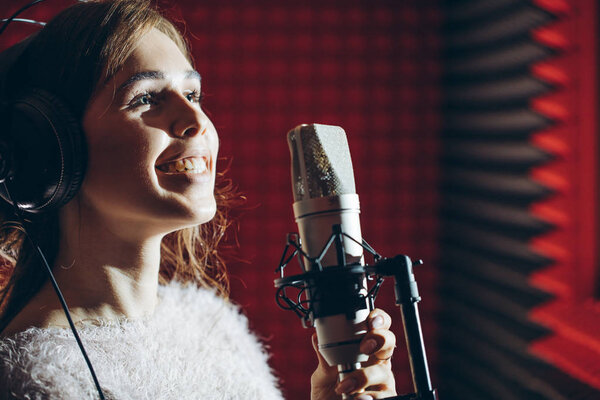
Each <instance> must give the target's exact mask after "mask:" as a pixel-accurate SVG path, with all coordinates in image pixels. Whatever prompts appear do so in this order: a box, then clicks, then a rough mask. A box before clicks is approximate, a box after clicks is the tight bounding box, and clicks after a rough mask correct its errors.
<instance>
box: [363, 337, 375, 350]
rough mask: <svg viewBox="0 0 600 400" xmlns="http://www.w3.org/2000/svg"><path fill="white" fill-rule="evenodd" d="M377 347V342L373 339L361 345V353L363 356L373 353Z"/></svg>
mask: <svg viewBox="0 0 600 400" xmlns="http://www.w3.org/2000/svg"><path fill="white" fill-rule="evenodd" d="M376 347H377V341H376V340H375V339H369V340H367V341H366V342H365V343H363V345H362V348H361V351H362V352H363V354H371V353H372V352H374V351H375V348H376Z"/></svg>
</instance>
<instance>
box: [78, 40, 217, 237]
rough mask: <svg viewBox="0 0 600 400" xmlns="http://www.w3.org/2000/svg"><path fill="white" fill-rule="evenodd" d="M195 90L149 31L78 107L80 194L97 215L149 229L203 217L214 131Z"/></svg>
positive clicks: (208, 213) (180, 59)
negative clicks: (82, 150)
mask: <svg viewBox="0 0 600 400" xmlns="http://www.w3.org/2000/svg"><path fill="white" fill-rule="evenodd" d="M200 90H201V86H200V76H199V74H198V73H197V72H196V71H194V70H193V68H192V67H191V65H190V63H189V62H188V61H187V59H186V58H185V57H184V55H183V54H182V53H181V51H180V50H179V48H178V47H177V46H176V45H175V43H174V42H173V41H172V40H170V39H169V38H168V37H167V36H166V35H165V34H163V33H162V32H160V31H158V30H156V29H153V30H152V31H150V32H149V33H148V34H146V35H145V36H143V38H142V39H141V40H140V41H139V43H138V46H137V47H136V49H135V50H134V51H133V53H132V54H131V56H130V57H129V58H128V59H127V61H126V62H125V64H124V65H123V68H122V69H121V70H120V71H119V72H118V73H117V74H116V75H115V76H114V77H113V78H112V79H111V80H110V81H109V82H108V83H107V84H106V85H104V86H103V87H102V88H100V89H99V90H98V91H97V93H96V94H95V95H94V96H93V97H92V99H91V101H90V103H89V105H88V108H87V110H86V112H85V115H84V118H83V129H84V131H85V135H86V139H87V144H88V152H89V161H88V169H87V173H86V176H85V179H84V182H83V185H82V188H81V191H80V193H79V196H80V200H81V201H83V202H85V204H86V205H89V206H90V207H91V208H92V209H93V210H94V211H97V212H98V213H99V214H100V217H101V218H109V219H111V220H113V221H114V222H116V223H123V224H128V226H129V227H131V226H136V229H139V228H140V227H142V229H148V230H149V231H153V232H152V233H167V232H170V231H173V230H177V229H181V228H183V227H186V226H192V225H197V224H199V223H203V222H207V221H209V220H210V219H211V218H212V217H213V216H214V214H215V211H216V203H215V198H214V193H213V192H214V182H215V162H216V158H217V150H218V137H217V132H216V130H215V127H214V126H213V124H212V123H211V121H210V120H209V119H208V117H207V116H206V114H204V112H203V111H202V109H201V108H200ZM132 223H133V224H134V225H132Z"/></svg>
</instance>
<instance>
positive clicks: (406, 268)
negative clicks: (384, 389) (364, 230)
mask: <svg viewBox="0 0 600 400" xmlns="http://www.w3.org/2000/svg"><path fill="white" fill-rule="evenodd" d="M332 231H333V233H332V235H331V237H330V238H329V240H328V241H327V244H326V245H325V247H324V248H323V250H322V251H321V253H320V254H319V256H317V257H309V256H308V255H307V254H306V253H305V252H303V251H302V248H301V245H300V239H299V237H298V235H297V234H288V237H287V243H286V246H285V249H284V251H283V254H282V256H281V260H280V263H279V267H278V268H277V270H276V272H280V274H281V277H280V278H279V279H276V280H275V282H274V283H275V287H277V288H278V290H277V293H276V302H277V304H278V305H279V307H281V308H282V309H284V310H292V311H294V312H295V313H296V314H297V315H298V316H299V317H300V318H301V319H302V325H303V326H304V327H305V328H308V327H312V326H313V322H314V321H313V317H314V309H313V305H312V303H313V302H314V301H315V300H301V297H302V295H303V293H304V292H305V291H307V290H308V291H309V292H310V289H311V288H314V287H318V286H319V284H320V282H322V281H323V279H324V277H325V276H327V278H326V279H328V282H330V279H331V276H338V275H339V277H340V280H344V279H345V280H348V277H349V276H363V277H364V276H365V275H367V276H376V277H377V283H376V284H375V286H374V287H373V288H371V290H369V292H368V294H367V297H368V298H369V303H370V308H371V310H372V309H374V308H375V306H374V302H375V297H376V296H377V292H378V291H379V287H380V286H381V284H382V282H383V279H384V277H387V276H393V277H394V281H395V287H394V292H395V296H396V304H397V305H398V306H399V308H400V312H401V315H402V324H403V326H404V336H405V338H406V347H407V349H408V360H409V364H410V370H411V375H412V381H413V387H414V390H415V393H410V394H404V395H398V396H392V397H386V398H384V399H382V400H438V396H437V392H436V390H435V389H434V388H433V387H432V384H431V378H430V375H429V367H428V362H427V356H426V354H425V344H424V342H423V334H422V330H421V322H420V318H419V309H418V306H417V303H418V302H419V301H421V297H420V296H419V291H418V288H417V282H416V280H415V275H414V273H413V262H412V260H411V259H410V257H408V256H406V255H397V256H395V257H393V258H384V257H382V256H381V255H379V254H378V253H377V252H376V251H375V250H374V249H373V248H372V247H371V246H370V245H369V244H368V243H367V242H366V241H364V240H363V241H362V243H361V242H358V241H357V240H355V239H354V238H352V237H350V236H349V235H347V234H345V233H344V232H342V231H341V227H340V225H334V226H333V227H332ZM343 237H347V238H349V239H350V240H352V241H354V242H356V243H358V244H359V245H361V246H362V247H363V248H364V249H365V250H366V251H368V252H369V253H370V254H371V255H373V258H374V261H375V263H374V265H372V266H370V265H358V264H352V265H348V266H346V265H341V266H338V267H327V268H323V266H322V265H321V259H322V258H323V256H324V254H325V253H326V252H327V251H328V250H329V247H330V246H331V245H332V244H334V243H335V245H336V250H337V252H338V253H340V251H341V250H343V248H341V247H340V246H342V245H341V244H342V238H343ZM290 248H293V249H294V251H293V252H292V254H291V255H288V253H289V249H290ZM286 255H287V257H286ZM295 256H298V261H299V263H300V265H301V266H303V265H304V264H303V262H302V259H306V260H308V261H309V262H310V264H311V266H312V267H311V269H310V270H309V271H308V272H305V273H304V274H300V275H294V276H288V277H285V276H284V268H285V266H286V265H287V264H288V263H289V262H290V261H291V260H292V258H294V257H295ZM414 264H416V265H421V264H423V262H422V261H421V260H418V261H416V262H415V263H414ZM350 280H352V279H350ZM290 287H293V288H296V289H298V290H300V292H299V293H298V295H297V301H293V300H292V299H290V298H289V297H288V295H287V293H286V288H290ZM305 306H307V307H305Z"/></svg>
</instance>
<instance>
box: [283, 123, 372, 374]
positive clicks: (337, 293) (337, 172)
mask: <svg viewBox="0 0 600 400" xmlns="http://www.w3.org/2000/svg"><path fill="white" fill-rule="evenodd" d="M288 144H289V146H290V153H291V156H292V186H293V191H294V200H295V202H294V204H293V210H294V217H295V219H296V222H297V224H298V233H299V236H300V241H301V247H302V251H303V252H304V253H305V254H306V255H307V256H308V257H309V258H310V259H309V258H304V269H305V270H306V271H311V270H312V272H315V271H314V268H315V263H314V262H312V261H311V259H314V258H318V257H320V259H318V261H319V262H318V263H317V264H316V265H317V267H316V268H319V269H320V270H322V271H323V272H320V273H319V274H317V275H315V284H314V285H313V286H312V287H310V288H309V290H308V293H307V297H308V301H309V302H311V303H312V310H313V320H314V326H315V329H316V332H317V339H318V343H319V352H320V353H321V354H322V355H323V358H324V359H325V360H326V361H327V363H328V364H329V365H332V366H333V365H336V366H337V367H338V371H339V372H340V375H341V376H340V378H343V375H344V374H345V373H348V372H351V371H353V370H355V369H358V368H360V363H361V362H365V361H367V360H368V357H367V356H366V355H364V354H361V353H360V350H359V344H360V340H361V338H362V337H363V335H364V334H365V333H366V332H367V324H366V319H367V317H368V315H369V312H370V309H369V304H368V299H367V297H366V294H367V285H366V278H365V276H364V274H360V275H358V276H357V275H356V274H351V273H349V272H347V271H348V270H349V268H350V267H351V266H352V265H364V257H363V248H362V246H361V245H360V244H359V243H361V241H362V235H361V229H360V204H359V199H358V195H357V194H356V190H355V184H354V176H353V171H352V162H351V159H350V151H349V148H348V143H347V140H346V134H345V132H344V130H343V129H342V128H340V127H335V126H328V125H317V124H313V125H300V126H298V127H296V128H294V129H293V130H291V131H290V132H288ZM335 229H337V230H338V231H341V233H343V235H338V237H337V239H335V240H333V241H331V240H332V232H333V231H334V230H335ZM328 244H329V248H328V249H326V248H327V245H328Z"/></svg>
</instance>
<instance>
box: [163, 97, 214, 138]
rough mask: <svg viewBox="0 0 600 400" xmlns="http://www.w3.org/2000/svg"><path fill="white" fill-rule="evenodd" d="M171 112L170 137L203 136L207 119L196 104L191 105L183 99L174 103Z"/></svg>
mask: <svg viewBox="0 0 600 400" xmlns="http://www.w3.org/2000/svg"><path fill="white" fill-rule="evenodd" d="M174 103H175V104H174V107H173V109H172V110H171V112H172V114H171V116H172V118H173V120H172V123H171V129H170V130H171V135H172V136H174V137H186V136H189V137H191V136H196V135H198V134H200V135H204V134H205V133H206V129H207V128H208V126H209V122H208V117H207V116H206V114H204V111H202V109H201V108H200V106H199V105H198V104H195V103H191V102H189V101H188V100H187V99H185V98H179V99H177V100H176V101H174Z"/></svg>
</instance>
